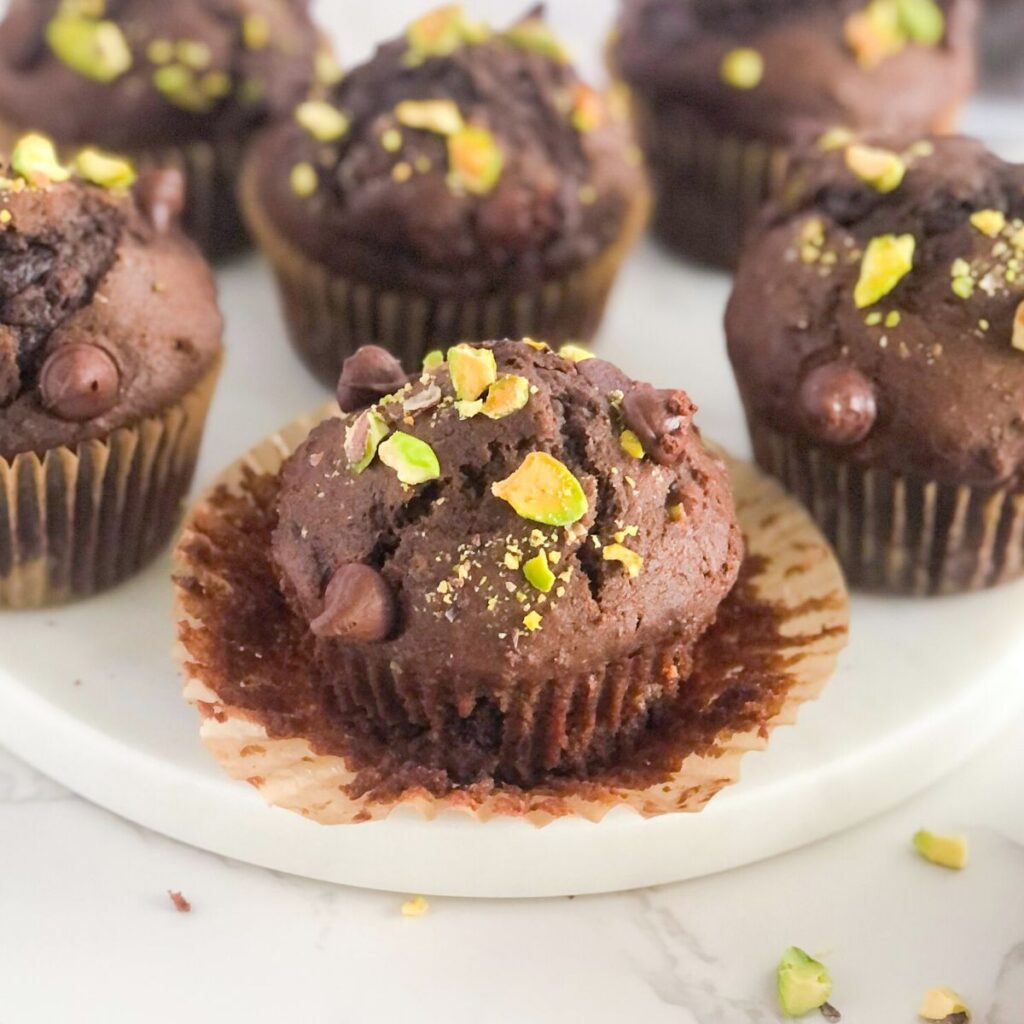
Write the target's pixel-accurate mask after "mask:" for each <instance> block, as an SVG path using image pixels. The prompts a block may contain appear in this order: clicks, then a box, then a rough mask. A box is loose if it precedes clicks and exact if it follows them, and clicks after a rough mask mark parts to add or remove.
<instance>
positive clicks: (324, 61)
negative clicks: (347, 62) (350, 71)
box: [313, 43, 345, 85]
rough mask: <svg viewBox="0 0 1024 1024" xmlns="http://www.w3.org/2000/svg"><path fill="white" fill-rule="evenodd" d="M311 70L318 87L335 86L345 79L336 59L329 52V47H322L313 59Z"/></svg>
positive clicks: (325, 45)
mask: <svg viewBox="0 0 1024 1024" xmlns="http://www.w3.org/2000/svg"><path fill="white" fill-rule="evenodd" d="M313 69H314V73H315V74H316V80H317V82H318V83H319V84H320V85H336V84H337V83H338V82H340V81H341V80H342V79H343V78H344V77H345V72H344V71H343V70H342V67H341V65H340V64H339V63H338V59H337V58H336V57H335V56H334V54H333V53H332V52H331V49H330V46H329V45H327V44H326V43H325V44H324V45H322V46H321V47H320V48H319V49H318V50H317V51H316V56H315V57H314V58H313Z"/></svg>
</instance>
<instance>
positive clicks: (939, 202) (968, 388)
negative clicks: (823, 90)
mask: <svg viewBox="0 0 1024 1024" xmlns="http://www.w3.org/2000/svg"><path fill="white" fill-rule="evenodd" d="M826 144H828V143H827V142H826ZM726 328H727V333H728V337H729V352H730V356H731V358H732V361H733V366H734V368H735V370H736V375H737V378H738V380H739V384H740V388H741V391H742V392H743V394H744V398H745V400H746V402H747V405H748V407H749V408H750V409H751V410H752V411H753V413H754V415H755V416H756V417H757V418H758V419H760V420H762V421H766V422H767V423H768V424H770V425H771V426H772V427H774V428H776V429H777V430H780V431H783V432H786V433H790V434H792V433H796V434H803V435H804V436H806V437H807V438H808V440H809V441H810V442H811V443H813V444H825V445H831V446H834V447H835V448H836V450H837V451H840V452H843V453H845V454H846V455H847V456H848V457H849V458H851V459H854V460H856V461H857V462H859V463H863V464H868V465H874V466H879V467H884V468H886V469H888V470H889V471H891V472H894V473H908V474H915V475H924V476H925V477H927V478H929V479H934V480H938V481H942V482H948V483H954V484H970V485H974V486H985V485H997V484H1003V483H1006V482H1008V481H1012V480H1017V481H1019V480H1020V478H1021V474H1022V470H1024V166H1020V165H1012V164H1007V163H1004V162H1003V161H1002V160H1000V159H999V158H998V157H996V156H994V155H993V154H992V153H990V152H988V151H987V150H986V149H985V147H984V146H983V145H982V144H981V143H979V142H975V141H972V140H970V139H965V138H956V137H947V138H932V139H926V140H923V141H920V142H915V143H911V144H902V145H897V144H895V143H893V142H892V141H889V142H886V141H885V140H880V139H877V138H876V139H866V140H863V139H862V140H858V141H856V142H853V143H851V144H849V145H845V146H840V147H838V148H834V149H831V150H830V151H828V152H821V151H820V150H819V151H817V152H814V153H809V154H808V155H807V156H805V157H804V158H803V159H802V160H801V162H800V163H799V164H798V165H797V167H796V170H795V176H794V181H793V184H792V187H791V190H790V196H789V200H788V202H786V203H785V204H780V205H779V206H777V207H776V208H774V209H769V210H767V211H766V212H765V214H764V215H763V217H762V220H761V223H760V225H759V226H758V227H757V228H756V229H755V231H754V233H753V235H752V237H751V238H750V239H749V241H748V245H747V248H746V251H745V252H744V254H743V257H742V259H741V262H740V266H739V271H738V274H737V277H736V284H735V290H734V292H733V295H732V298H731V300H730V303H729V308H728V312H727V316H726Z"/></svg>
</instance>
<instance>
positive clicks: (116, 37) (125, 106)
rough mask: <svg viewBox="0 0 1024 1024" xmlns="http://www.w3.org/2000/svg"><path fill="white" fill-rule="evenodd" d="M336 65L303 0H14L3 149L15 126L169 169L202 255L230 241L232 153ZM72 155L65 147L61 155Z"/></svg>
mask: <svg viewBox="0 0 1024 1024" xmlns="http://www.w3.org/2000/svg"><path fill="white" fill-rule="evenodd" d="M318 68H319V71H320V75H321V78H326V79H328V80H330V81H333V80H334V79H335V78H336V77H337V74H338V72H337V69H336V67H335V65H334V64H333V61H332V59H331V57H330V54H329V51H328V50H327V49H326V45H325V44H324V43H323V41H322V40H320V39H319V37H318V33H317V30H316V28H315V27H314V25H313V24H312V22H311V20H310V17H309V13H308V10H307V3H306V0H174V2H173V3H161V2H157V0H90V2H88V3H84V2H68V0H12V4H11V7H10V9H9V10H8V13H7V16H6V18H5V19H4V20H3V21H2V22H0V148H3V147H4V146H7V147H9V146H10V145H12V144H13V139H14V138H15V137H17V136H18V135H20V134H22V133H24V132H25V131H28V130H32V131H40V132H45V133H46V134H48V135H50V136H51V137H52V138H53V139H54V140H55V141H56V142H57V145H58V147H59V149H60V150H61V154H62V156H64V157H65V158H66V157H67V155H68V152H70V151H72V150H74V149H77V148H81V147H83V146H99V147H101V148H103V149H107V150H112V151H115V152H117V153H120V154H122V155H124V156H127V157H129V158H130V159H131V160H132V161H133V162H134V163H135V164H136V165H137V166H139V167H140V168H146V167H151V166H156V167H171V168H176V169H178V170H180V171H181V172H182V173H183V174H184V176H185V179H186V182H187V191H188V202H187V204H186V210H185V214H184V224H185V227H186V230H187V231H188V232H189V233H190V234H191V235H192V237H193V238H195V239H196V240H197V241H198V242H199V243H200V245H201V246H202V247H203V248H204V250H205V251H206V252H207V253H208V254H212V255H221V254H224V253H227V252H230V251H232V250H235V249H238V248H240V247H241V246H242V245H243V244H244V243H245V241H246V238H245V232H244V229H243V228H242V224H241V220H240V218H239V216H238V211H237V205H236V203H235V183H236V179H237V176H238V168H239V164H240V161H241V152H242V149H243V147H244V145H245V143H246V141H247V140H248V139H249V138H250V136H251V135H252V133H253V131H254V130H255V129H256V128H258V127H259V126H260V125H262V124H263V123H264V122H265V121H266V120H267V119H268V117H269V116H271V115H274V114H283V113H288V112H290V111H291V110H292V108H293V107H294V106H295V104H296V102H298V100H299V99H301V98H302V97H303V96H305V95H306V93H307V92H308V91H309V90H310V88H311V87H312V86H313V85H314V83H315V82H316V81H317V69H318ZM65 151H68V152H65Z"/></svg>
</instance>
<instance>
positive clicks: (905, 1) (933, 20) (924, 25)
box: [896, 0, 946, 46]
mask: <svg viewBox="0 0 1024 1024" xmlns="http://www.w3.org/2000/svg"><path fill="white" fill-rule="evenodd" d="M896 9H897V11H898V13H899V22H900V27H901V28H902V29H903V31H904V32H906V34H907V35H908V36H909V37H910V38H911V39H912V40H913V41H914V42H915V43H920V44H921V45H922V46H938V45H939V43H941V42H942V37H943V36H944V35H945V34H946V16H945V15H944V14H943V13H942V8H941V7H939V5H938V4H937V3H936V2H935V0H896Z"/></svg>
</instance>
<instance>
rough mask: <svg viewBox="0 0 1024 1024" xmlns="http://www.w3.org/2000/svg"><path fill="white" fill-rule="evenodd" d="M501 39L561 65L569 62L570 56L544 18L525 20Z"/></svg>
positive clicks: (508, 30)
mask: <svg viewBox="0 0 1024 1024" xmlns="http://www.w3.org/2000/svg"><path fill="white" fill-rule="evenodd" d="M501 38H502V39H504V40H505V42H507V43H509V44H511V45H512V46H516V47H518V48H519V49H520V50H530V51H532V52H533V53H539V54H541V55H542V56H544V57H550V58H551V59H552V60H554V61H558V63H559V64H567V63H568V62H569V54H568V53H567V52H566V50H565V47H564V46H563V45H562V42H561V40H560V39H559V38H558V36H556V35H555V33H554V32H553V31H552V30H551V28H550V26H549V25H548V24H547V22H546V21H544V19H543V18H524V19H523V20H522V21H520V22H519V23H518V24H515V25H513V26H512V27H511V28H510V29H507V30H506V31H505V32H503V33H502V35H501Z"/></svg>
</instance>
